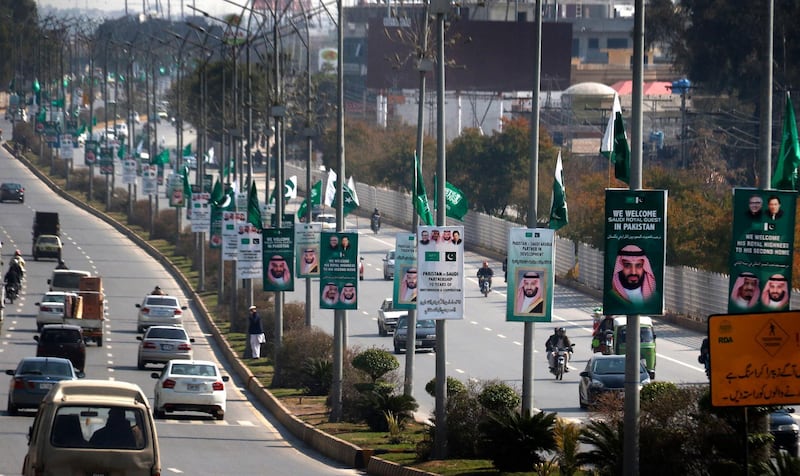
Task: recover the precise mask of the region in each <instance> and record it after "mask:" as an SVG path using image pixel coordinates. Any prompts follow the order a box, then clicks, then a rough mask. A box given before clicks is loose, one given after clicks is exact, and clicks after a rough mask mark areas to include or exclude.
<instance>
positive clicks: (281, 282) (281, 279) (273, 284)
mask: <svg viewBox="0 0 800 476" xmlns="http://www.w3.org/2000/svg"><path fill="white" fill-rule="evenodd" d="M261 236H262V238H263V241H262V242H261V243H262V250H263V253H262V256H263V258H262V259H263V260H264V265H263V270H264V291H273V292H278V291H294V230H293V229H291V228H266V229H264V230H263V231H262V233H261Z"/></svg>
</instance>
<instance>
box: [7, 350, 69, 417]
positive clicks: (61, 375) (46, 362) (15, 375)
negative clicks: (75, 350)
mask: <svg viewBox="0 0 800 476" xmlns="http://www.w3.org/2000/svg"><path fill="white" fill-rule="evenodd" d="M6 375H10V376H11V383H10V384H9V386H8V405H7V406H6V409H7V411H8V414H9V415H16V414H18V413H19V410H20V409H23V408H34V409H35V408H38V407H39V404H40V403H42V400H43V399H44V396H45V395H47V392H49V391H50V389H51V388H53V385H55V383H56V382H60V381H62V380H77V379H79V378H83V376H84V374H83V372H76V371H75V369H74V368H73V367H72V362H70V361H69V360H67V359H64V358H60V357H25V358H23V359H22V360H20V361H19V363H18V364H17V368H16V369H8V370H6Z"/></svg>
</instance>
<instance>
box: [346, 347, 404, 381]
mask: <svg viewBox="0 0 800 476" xmlns="http://www.w3.org/2000/svg"><path fill="white" fill-rule="evenodd" d="M352 364H353V367H355V368H356V369H358V370H361V371H362V372H364V373H366V374H367V375H369V377H370V378H371V379H372V381H373V382H377V381H378V379H380V378H381V377H383V376H384V375H386V374H387V373H389V372H391V371H392V370H397V369H398V367H400V362H399V361H398V360H397V358H396V357H395V356H393V355H392V354H390V353H389V352H388V351H386V350H383V349H378V348H372V349H367V350H365V351H364V352H361V353H360V354H358V355H356V356H355V358H354V359H353V360H352Z"/></svg>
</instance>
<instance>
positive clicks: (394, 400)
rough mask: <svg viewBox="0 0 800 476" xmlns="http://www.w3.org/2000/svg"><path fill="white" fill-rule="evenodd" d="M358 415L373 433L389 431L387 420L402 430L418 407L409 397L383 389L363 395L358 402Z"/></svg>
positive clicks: (412, 398)
mask: <svg viewBox="0 0 800 476" xmlns="http://www.w3.org/2000/svg"><path fill="white" fill-rule="evenodd" d="M357 408H358V413H359V414H360V415H361V418H362V419H363V420H364V421H365V422H366V424H367V426H369V427H370V429H371V430H373V431H389V423H390V421H389V419H387V415H391V416H392V419H391V420H392V422H393V423H394V424H396V425H398V426H399V427H400V428H404V427H405V424H406V422H408V420H410V419H411V418H412V416H413V414H412V412H414V411H415V410H416V409H417V408H419V405H418V404H417V401H416V400H415V399H414V397H412V396H411V395H403V394H400V395H395V394H392V393H391V392H388V393H387V392H386V391H385V388H382V389H376V390H374V391H371V392H367V393H364V394H363V395H362V398H361V399H360V400H359V402H358V406H357Z"/></svg>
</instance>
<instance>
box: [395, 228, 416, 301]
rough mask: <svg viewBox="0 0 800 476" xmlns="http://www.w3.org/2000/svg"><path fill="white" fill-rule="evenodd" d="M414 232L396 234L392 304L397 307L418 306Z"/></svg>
mask: <svg viewBox="0 0 800 476" xmlns="http://www.w3.org/2000/svg"><path fill="white" fill-rule="evenodd" d="M416 238H417V237H416V235H415V234H414V233H398V234H397V235H395V247H394V250H395V251H394V286H393V289H392V290H393V292H392V302H393V304H392V306H393V307H394V308H395V309H416V308H417V289H418V288H417V283H418V282H419V280H418V279H417V239H416Z"/></svg>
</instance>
